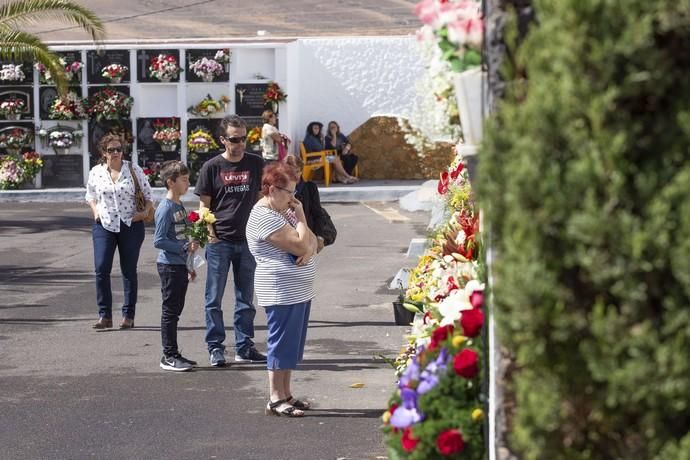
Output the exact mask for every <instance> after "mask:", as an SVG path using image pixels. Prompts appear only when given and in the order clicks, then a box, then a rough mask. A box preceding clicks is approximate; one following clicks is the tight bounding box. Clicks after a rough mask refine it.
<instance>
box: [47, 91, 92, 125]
mask: <svg viewBox="0 0 690 460" xmlns="http://www.w3.org/2000/svg"><path fill="white" fill-rule="evenodd" d="M85 102H86V101H85V100H84V99H82V98H80V97H79V96H77V93H75V92H74V91H70V92H69V93H67V94H66V95H65V96H63V97H60V96H58V97H56V98H55V99H53V103H52V104H50V108H49V109H48V118H50V119H51V120H84V119H86V118H88V114H87V110H86V107H85Z"/></svg>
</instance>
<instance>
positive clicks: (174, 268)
mask: <svg viewBox="0 0 690 460" xmlns="http://www.w3.org/2000/svg"><path fill="white" fill-rule="evenodd" d="M158 275H159V276H160V278H161V296H162V297H163V304H162V305H163V310H162V312H161V342H162V344H163V354H164V355H165V356H166V357H167V356H173V355H176V354H177V353H178V352H179V350H178V348H177V322H178V320H179V319H180V315H181V314H182V309H183V308H184V298H185V296H186V295H187V286H188V285H189V280H188V278H187V267H186V266H185V265H168V264H158Z"/></svg>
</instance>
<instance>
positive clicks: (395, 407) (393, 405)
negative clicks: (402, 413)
mask: <svg viewBox="0 0 690 460" xmlns="http://www.w3.org/2000/svg"><path fill="white" fill-rule="evenodd" d="M397 408H398V404H397V403H393V404H391V407H390V409H388V412H390V413H391V415H393V413H395V409H397Z"/></svg>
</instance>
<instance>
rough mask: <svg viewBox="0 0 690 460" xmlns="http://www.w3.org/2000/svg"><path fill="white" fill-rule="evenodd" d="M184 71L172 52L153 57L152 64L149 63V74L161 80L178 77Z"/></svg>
mask: <svg viewBox="0 0 690 460" xmlns="http://www.w3.org/2000/svg"><path fill="white" fill-rule="evenodd" d="M182 71H183V70H182V69H181V68H180V66H179V65H178V64H177V59H175V56H173V55H172V54H159V55H158V56H156V57H154V58H152V59H151V65H149V75H150V76H152V77H154V78H157V79H159V80H161V81H166V80H172V79H173V78H177V76H178V75H180V72H182Z"/></svg>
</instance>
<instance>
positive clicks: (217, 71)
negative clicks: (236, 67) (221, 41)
mask: <svg viewBox="0 0 690 460" xmlns="http://www.w3.org/2000/svg"><path fill="white" fill-rule="evenodd" d="M189 69H190V70H191V71H192V72H194V75H196V76H197V77H200V78H203V79H204V80H212V79H213V77H217V76H219V75H222V74H223V72H225V68H224V67H223V65H222V64H220V63H219V62H218V61H216V60H215V59H208V58H206V57H204V58H201V59H197V60H196V61H194V62H192V63H191V64H190V65H189Z"/></svg>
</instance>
